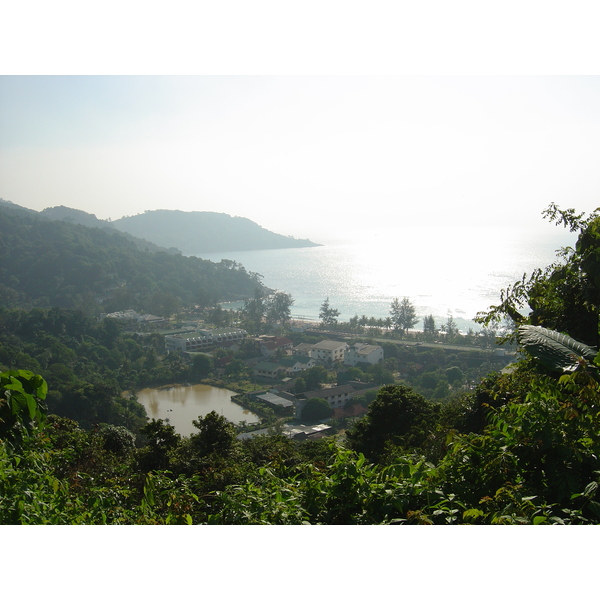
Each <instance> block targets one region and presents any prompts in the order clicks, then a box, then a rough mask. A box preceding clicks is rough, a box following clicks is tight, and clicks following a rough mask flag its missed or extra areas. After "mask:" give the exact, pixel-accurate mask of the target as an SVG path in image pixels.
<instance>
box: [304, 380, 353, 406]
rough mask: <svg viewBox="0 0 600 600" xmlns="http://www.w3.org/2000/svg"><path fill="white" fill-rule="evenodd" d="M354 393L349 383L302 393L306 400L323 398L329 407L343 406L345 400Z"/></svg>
mask: <svg viewBox="0 0 600 600" xmlns="http://www.w3.org/2000/svg"><path fill="white" fill-rule="evenodd" d="M355 394H356V390H355V389H354V388H353V387H352V386H351V385H338V386H336V387H331V388H324V389H322V390H316V391H314V392H305V393H304V394H302V395H303V396H304V397H305V398H306V399H307V400H310V399H311V398H323V399H325V400H327V403H328V404H329V406H330V407H331V408H340V407H341V408H343V407H344V406H345V405H346V402H348V400H350V398H352V396H354V395H355Z"/></svg>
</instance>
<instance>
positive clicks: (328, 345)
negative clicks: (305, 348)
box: [310, 340, 348, 364]
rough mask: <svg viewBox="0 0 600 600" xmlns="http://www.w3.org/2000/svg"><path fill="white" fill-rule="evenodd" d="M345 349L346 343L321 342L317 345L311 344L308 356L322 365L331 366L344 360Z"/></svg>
mask: <svg viewBox="0 0 600 600" xmlns="http://www.w3.org/2000/svg"><path fill="white" fill-rule="evenodd" d="M347 347H348V344H346V342H337V341H335V340H323V341H321V342H319V343H318V344H313V347H312V349H311V352H310V355H311V356H312V357H313V358H316V359H317V360H320V361H322V362H324V363H327V364H333V363H334V362H336V361H343V360H344V353H345V352H346V348H347Z"/></svg>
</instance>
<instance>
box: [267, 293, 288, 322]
mask: <svg viewBox="0 0 600 600" xmlns="http://www.w3.org/2000/svg"><path fill="white" fill-rule="evenodd" d="M292 304H294V299H293V298H292V295H291V294H286V293H285V292H277V293H276V294H274V295H273V296H272V297H271V298H270V299H269V300H268V302H267V305H266V309H267V321H268V322H270V323H279V324H280V326H281V327H282V328H285V326H286V325H287V324H288V323H289V322H290V319H291V318H292V313H291V308H292Z"/></svg>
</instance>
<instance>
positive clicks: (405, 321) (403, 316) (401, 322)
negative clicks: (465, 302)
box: [319, 296, 459, 337]
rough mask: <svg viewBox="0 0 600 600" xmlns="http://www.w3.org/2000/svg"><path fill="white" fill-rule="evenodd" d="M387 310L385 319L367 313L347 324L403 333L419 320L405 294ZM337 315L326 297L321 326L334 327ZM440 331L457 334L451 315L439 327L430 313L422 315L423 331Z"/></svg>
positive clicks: (337, 311) (432, 332)
mask: <svg viewBox="0 0 600 600" xmlns="http://www.w3.org/2000/svg"><path fill="white" fill-rule="evenodd" d="M389 312H390V316H389V317H387V318H385V319H377V318H375V317H368V316H367V315H363V316H362V317H359V316H358V315H354V317H351V318H350V320H349V321H348V324H349V325H350V328H351V329H353V330H356V329H358V328H359V327H372V328H375V327H381V328H385V329H393V330H394V331H395V332H396V333H399V334H400V335H404V334H407V333H408V331H409V329H412V328H413V327H414V326H415V325H416V324H417V323H418V322H419V317H418V316H417V311H416V308H415V305H414V304H413V303H412V302H411V301H410V299H409V298H408V297H406V296H405V297H404V298H402V300H400V299H399V298H394V300H393V301H392V303H391V305H390V311H389ZM339 315H340V311H339V310H338V309H337V308H333V307H332V306H331V303H330V302H329V297H327V298H326V299H325V300H324V302H323V304H321V309H320V311H319V320H320V322H321V327H322V328H323V329H328V328H335V326H336V325H337V324H338V317H339ZM440 331H443V332H444V333H445V334H446V335H447V336H448V337H453V336H455V335H457V334H458V332H459V330H458V326H457V324H456V322H455V321H454V318H453V317H452V315H449V316H448V319H447V320H446V322H445V323H444V324H442V326H441V327H440V328H439V329H438V327H437V326H436V322H435V318H434V317H433V315H432V314H429V315H426V316H425V317H423V333H426V334H430V335H431V336H436V335H437V334H438V333H439V332H440Z"/></svg>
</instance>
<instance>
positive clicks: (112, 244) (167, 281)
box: [0, 203, 260, 316]
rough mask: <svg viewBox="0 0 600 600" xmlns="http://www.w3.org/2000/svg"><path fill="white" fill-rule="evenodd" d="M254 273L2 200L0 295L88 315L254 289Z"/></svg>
mask: <svg viewBox="0 0 600 600" xmlns="http://www.w3.org/2000/svg"><path fill="white" fill-rule="evenodd" d="M257 285H260V283H259V278H258V276H257V275H256V274H252V273H247V272H246V271H245V269H244V268H243V267H242V266H241V265H238V264H236V263H232V262H231V261H222V262H220V263H214V262H211V261H207V260H202V259H200V258H196V257H185V256H181V255H179V254H171V253H168V252H166V251H161V252H151V251H149V250H146V251H142V250H139V249H138V248H137V247H136V244H135V243H134V242H132V241H130V240H128V239H126V238H125V237H124V236H123V235H122V234H121V233H120V232H117V231H110V230H108V229H101V228H97V227H86V226H83V225H77V224H73V223H69V222H66V221H49V220H48V219H47V218H44V217H43V216H41V215H40V214H38V213H35V212H34V211H28V210H23V209H19V207H15V205H7V204H6V203H2V204H0V302H2V304H3V305H5V306H40V307H51V306H59V307H65V308H80V309H82V310H84V311H85V312H87V313H89V314H93V313H99V312H100V311H101V310H104V311H106V312H109V311H114V310H122V309H127V308H134V309H136V310H143V311H146V312H155V313H157V314H159V313H160V312H161V306H163V309H162V313H163V314H160V316H169V315H168V314H167V313H168V312H169V310H170V309H171V308H172V307H175V308H176V307H177V306H179V305H190V304H194V303H195V304H200V305H212V304H213V303H215V302H217V301H219V300H234V299H240V298H246V297H249V296H251V295H252V293H253V291H254V290H255V289H256V287H257Z"/></svg>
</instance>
